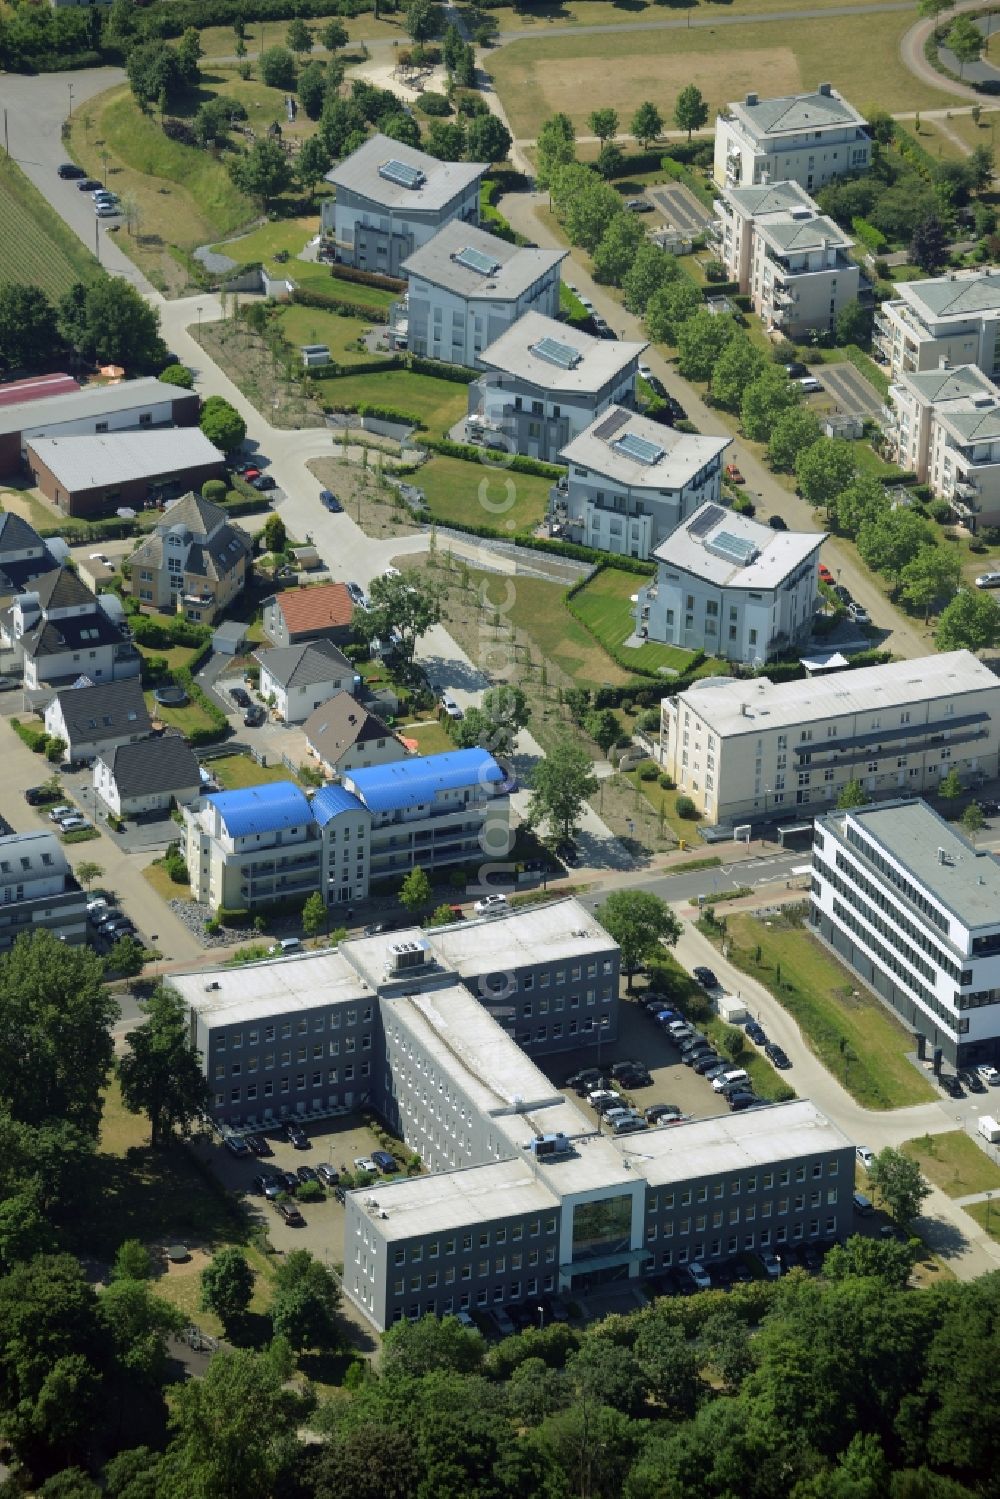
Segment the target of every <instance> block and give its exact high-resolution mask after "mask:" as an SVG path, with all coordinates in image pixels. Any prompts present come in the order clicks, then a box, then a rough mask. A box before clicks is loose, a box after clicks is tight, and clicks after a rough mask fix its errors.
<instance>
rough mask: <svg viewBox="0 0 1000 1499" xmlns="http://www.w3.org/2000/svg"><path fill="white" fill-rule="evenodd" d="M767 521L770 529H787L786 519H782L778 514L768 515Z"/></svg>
mask: <svg viewBox="0 0 1000 1499" xmlns="http://www.w3.org/2000/svg"><path fill="white" fill-rule="evenodd" d="M767 523H768V525H769V526H770V527H771V530H772V531H787V530H788V522H787V521H786V520H783V519H782V517H781V516H780V515H769V516H768V518H767Z"/></svg>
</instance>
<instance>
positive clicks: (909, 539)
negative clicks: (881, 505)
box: [857, 506, 935, 585]
mask: <svg viewBox="0 0 1000 1499" xmlns="http://www.w3.org/2000/svg"><path fill="white" fill-rule="evenodd" d="M934 539H935V538H934V532H933V529H932V527H931V525H930V522H929V521H925V520H924V519H923V517H922V516H919V515H915V514H914V513H913V511H912V510H909V509H907V508H905V507H904V506H900V507H899V508H898V509H896V510H885V511H883V513H882V514H881V515H878V516H874V517H873V518H872V519H870V520H866V521H865V522H864V524H863V525H862V527H861V530H860V531H859V532H858V536H857V548H858V555H859V556H860V558H861V560H862V562H864V564H865V566H866V567H870V568H872V570H873V571H874V572H877V573H881V574H882V576H883V577H885V578H889V579H890V580H891V582H893V583H894V584H897V585H898V583H899V582H900V579H901V578H902V575H903V572H904V569H905V568H906V566H907V564H908V563H910V562H912V561H913V559H914V558H915V557H916V556H917V554H918V553H919V552H920V550H921V549H922V548H923V547H925V546H928V545H933V544H934Z"/></svg>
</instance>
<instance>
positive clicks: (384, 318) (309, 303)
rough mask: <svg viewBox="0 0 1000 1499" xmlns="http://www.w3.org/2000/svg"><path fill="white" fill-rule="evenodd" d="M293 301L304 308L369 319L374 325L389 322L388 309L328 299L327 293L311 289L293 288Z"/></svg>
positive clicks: (365, 303)
mask: <svg viewBox="0 0 1000 1499" xmlns="http://www.w3.org/2000/svg"><path fill="white" fill-rule="evenodd" d="M292 301H293V302H298V303H300V304H301V305H302V306H303V307H325V308H326V309H327V311H329V312H344V313H347V315H348V316H350V317H363V318H367V319H368V320H369V321H370V322H372V323H387V322H388V321H389V309H388V307H372V306H371V305H370V304H369V303H368V302H345V301H344V300H343V298H341V297H328V296H327V295H326V293H325V292H322V291H313V290H312V288H311V287H309V288H306V287H304V286H293V287H292Z"/></svg>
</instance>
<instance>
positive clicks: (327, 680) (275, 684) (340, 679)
mask: <svg viewBox="0 0 1000 1499" xmlns="http://www.w3.org/2000/svg"><path fill="white" fill-rule="evenodd" d="M254 660H255V661H256V662H257V663H258V664H259V666H260V695H261V697H262V698H264V700H265V702H269V701H271V700H272V699H273V702H274V707H275V710H276V711H277V713H278V715H279V717H280V718H281V719H282V721H283V722H284V723H304V722H305V720H306V719H307V718H308V717H309V715H310V713H311V712H312V711H313V709H314V708H318V707H319V706H320V704H321V703H325V702H327V701H328V700H329V699H330V698H331V697H333V695H334V693H337V692H353V691H354V689H355V686H356V684H357V683H358V682H359V681H360V678H359V677H358V675H357V673H356V672H355V670H354V667H353V666H352V664H351V662H350V661H348V659H347V657H346V656H345V655H344V654H343V652H342V651H338V649H337V647H336V646H335V645H334V644H333V642H332V641H330V640H306V641H303V642H302V643H301V644H300V645H281V646H276V647H275V648H274V649H273V650H260V651H255V652H254Z"/></svg>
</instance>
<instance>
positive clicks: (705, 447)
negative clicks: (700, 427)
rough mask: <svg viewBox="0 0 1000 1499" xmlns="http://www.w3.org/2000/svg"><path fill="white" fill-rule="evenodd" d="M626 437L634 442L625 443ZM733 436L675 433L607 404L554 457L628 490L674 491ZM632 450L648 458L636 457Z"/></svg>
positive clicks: (658, 423)
mask: <svg viewBox="0 0 1000 1499" xmlns="http://www.w3.org/2000/svg"><path fill="white" fill-rule="evenodd" d="M630 438H632V439H635V438H638V439H639V442H638V443H635V442H629V441H628V439H630ZM623 439H625V441H624V442H623ZM732 440H733V439H732V438H731V437H702V436H701V435H700V434H698V433H693V432H678V431H677V429H676V427H665V426H663V425H662V424H661V423H660V422H653V421H650V419H649V417H647V416H638V415H637V414H636V413H635V412H634V411H628V410H626V408H625V407H624V406H610V407H609V408H608V410H607V411H605V412H602V414H601V415H600V416H599V417H598V418H597V420H596V421H593V422H591V424H590V426H589V427H587V428H585V429H584V431H583V432H581V433H580V434H579V436H578V437H574V438H573V439H572V441H571V442H568V443H567V444H566V446H565V447H564V448H563V450H562V452H561V453H560V454H559V457H560V458H561V459H562V461H563V462H564V463H571V464H577V465H579V466H580V467H581V468H589V469H593V471H594V472H595V473H598V474H602V475H604V477H605V478H608V479H612V480H614V481H616V482H617V483H619V484H623V485H626V486H627V487H628V488H629V489H656V490H675V489H683V487H684V485H685V484H689V483H690V482H691V480H692V479H693V478H694V476H695V474H697V473H699V472H700V471H701V469H703V468H704V467H705V465H706V464H707V463H711V462H712V460H713V458H718V457H719V455H720V454H721V453H724V452H725V450H726V448H728V447H729V445H730V443H731V442H732ZM646 444H648V445H649V447H648V448H647V447H645V445H646ZM637 452H641V453H643V454H644V458H645V459H646V460H647V461H644V458H641V457H637V456H635V454H636V453H637ZM654 453H655V456H654Z"/></svg>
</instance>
